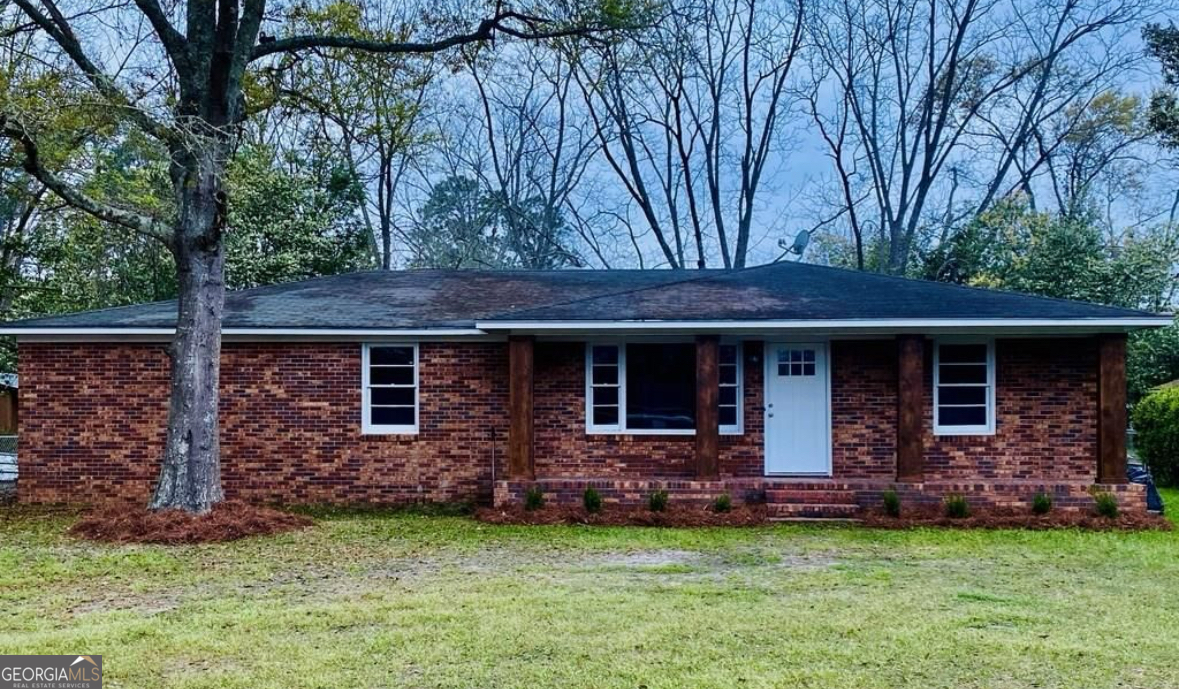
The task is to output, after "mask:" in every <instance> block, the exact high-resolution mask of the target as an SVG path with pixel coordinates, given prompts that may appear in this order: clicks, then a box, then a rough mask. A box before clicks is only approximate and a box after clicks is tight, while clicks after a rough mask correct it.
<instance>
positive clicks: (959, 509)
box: [945, 494, 970, 519]
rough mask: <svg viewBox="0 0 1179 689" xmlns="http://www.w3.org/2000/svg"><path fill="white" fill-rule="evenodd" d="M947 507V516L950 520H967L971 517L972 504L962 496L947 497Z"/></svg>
mask: <svg viewBox="0 0 1179 689" xmlns="http://www.w3.org/2000/svg"><path fill="white" fill-rule="evenodd" d="M945 505H946V516H947V517H949V518H950V519H965V518H967V517H969V516H970V503H968V502H966V498H965V497H963V496H961V495H958V494H952V495H947V496H946V500H945Z"/></svg>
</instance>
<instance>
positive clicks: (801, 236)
mask: <svg viewBox="0 0 1179 689" xmlns="http://www.w3.org/2000/svg"><path fill="white" fill-rule="evenodd" d="M810 243H811V233H810V232H807V231H806V230H802V231H801V232H799V233H798V234H797V235H795V236H794V243H793V244H791V245H790V248H789V249H787V251H789V252H790V253H792V254H797V255H798V256H802V252H804V251H806V245H807V244H810Z"/></svg>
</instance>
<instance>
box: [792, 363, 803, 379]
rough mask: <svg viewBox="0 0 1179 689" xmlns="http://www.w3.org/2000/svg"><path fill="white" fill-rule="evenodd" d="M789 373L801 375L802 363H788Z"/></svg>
mask: <svg viewBox="0 0 1179 689" xmlns="http://www.w3.org/2000/svg"><path fill="white" fill-rule="evenodd" d="M790 375H792V376H801V375H802V364H801V363H797V364H790Z"/></svg>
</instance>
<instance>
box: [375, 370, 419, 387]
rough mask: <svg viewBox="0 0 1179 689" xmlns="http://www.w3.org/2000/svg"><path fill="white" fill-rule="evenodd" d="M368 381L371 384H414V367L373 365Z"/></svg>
mask: <svg viewBox="0 0 1179 689" xmlns="http://www.w3.org/2000/svg"><path fill="white" fill-rule="evenodd" d="M368 382H369V384H370V385H413V367H412V366H396V367H384V366H373V367H372V368H370V369H369V373H368Z"/></svg>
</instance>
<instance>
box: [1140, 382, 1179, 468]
mask: <svg viewBox="0 0 1179 689" xmlns="http://www.w3.org/2000/svg"><path fill="white" fill-rule="evenodd" d="M1134 449H1135V450H1136V451H1137V452H1138V455H1139V457H1141V458H1142V462H1143V463H1144V464H1146V466H1147V467H1148V468H1149V469H1150V473H1151V474H1152V475H1153V476H1154V480H1155V481H1156V482H1157V483H1158V484H1159V485H1160V486H1179V387H1168V388H1159V389H1157V390H1155V391H1154V392H1152V393H1150V394H1149V395H1147V396H1146V397H1144V398H1142V400H1141V401H1139V402H1138V404H1136V405H1134Z"/></svg>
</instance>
